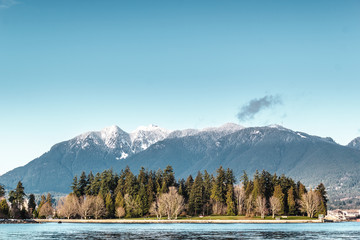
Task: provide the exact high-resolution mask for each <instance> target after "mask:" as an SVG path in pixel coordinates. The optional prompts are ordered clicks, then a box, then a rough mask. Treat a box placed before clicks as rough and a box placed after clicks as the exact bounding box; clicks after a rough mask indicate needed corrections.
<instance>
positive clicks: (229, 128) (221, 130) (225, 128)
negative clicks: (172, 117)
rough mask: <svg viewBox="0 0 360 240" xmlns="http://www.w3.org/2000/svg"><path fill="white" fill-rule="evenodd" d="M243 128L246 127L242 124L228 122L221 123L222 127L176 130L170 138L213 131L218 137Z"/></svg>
mask: <svg viewBox="0 0 360 240" xmlns="http://www.w3.org/2000/svg"><path fill="white" fill-rule="evenodd" d="M241 129H244V127H243V126H240V125H238V124H235V123H226V124H224V125H221V126H220V127H210V128H203V129H200V130H198V129H185V130H176V131H173V132H172V133H170V134H169V138H180V137H188V136H194V135H198V134H204V133H205V134H206V133H212V134H215V135H217V136H218V137H223V136H226V135H228V134H231V133H234V132H236V131H239V130H241Z"/></svg>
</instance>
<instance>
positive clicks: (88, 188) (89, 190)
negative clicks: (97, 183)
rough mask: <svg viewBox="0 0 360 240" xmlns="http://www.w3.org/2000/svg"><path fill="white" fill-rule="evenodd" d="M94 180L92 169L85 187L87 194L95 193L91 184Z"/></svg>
mask: <svg viewBox="0 0 360 240" xmlns="http://www.w3.org/2000/svg"><path fill="white" fill-rule="evenodd" d="M93 181H94V175H93V173H92V171H90V173H89V175H88V176H87V185H86V187H85V195H94V193H93V192H92V188H91V184H92V182H93Z"/></svg>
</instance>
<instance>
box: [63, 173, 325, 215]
mask: <svg viewBox="0 0 360 240" xmlns="http://www.w3.org/2000/svg"><path fill="white" fill-rule="evenodd" d="M235 183H236V178H235V176H234V174H233V171H232V170H231V169H226V170H225V169H223V168H222V167H220V168H219V169H217V171H216V175H215V176H214V175H212V174H209V173H208V172H207V171H206V170H205V171H204V172H203V173H202V172H198V174H197V176H196V177H195V179H194V178H193V177H192V176H191V175H190V176H189V177H188V178H186V180H185V179H180V180H178V181H176V180H175V177H174V172H173V169H172V167H171V166H168V167H166V168H165V169H164V170H161V169H159V170H158V171H156V172H154V171H147V170H145V169H144V168H141V169H140V171H139V173H138V175H134V174H133V173H132V172H131V171H130V169H129V168H126V169H125V170H123V171H121V172H120V174H116V173H113V171H112V170H105V171H104V172H102V173H97V174H96V175H95V176H94V175H93V174H92V173H91V172H90V173H89V174H88V175H86V174H85V172H83V173H82V174H81V176H80V177H79V178H78V177H77V176H76V177H75V178H74V181H73V184H72V190H73V192H72V193H71V194H70V195H68V196H67V197H66V199H64V200H62V202H66V201H67V202H69V204H70V202H74V201H75V200H76V199H77V200H76V205H77V207H74V209H84V210H83V211H84V213H79V212H73V214H72V215H67V216H65V217H76V216H78V217H83V218H87V217H94V218H99V217H102V218H113V217H124V216H125V217H140V216H148V215H153V216H157V217H158V218H161V217H162V216H167V217H168V218H169V219H170V218H177V216H178V215H180V214H181V215H191V216H196V215H210V214H214V215H246V216H255V215H259V216H261V217H265V215H267V214H271V215H272V216H273V217H275V215H305V214H307V215H308V216H309V217H315V216H317V214H326V209H327V207H326V204H327V201H328V200H327V197H326V191H325V186H324V185H323V184H322V183H321V184H319V186H318V187H317V188H316V189H314V190H309V191H307V190H306V188H305V186H304V185H303V184H302V183H301V182H295V181H294V180H293V179H291V178H289V177H286V176H284V175H281V176H277V175H276V174H270V173H269V172H267V171H265V170H263V171H262V172H261V173H259V172H258V171H256V173H255V174H254V176H253V179H250V178H249V177H248V175H247V174H246V172H244V173H243V175H242V176H241V177H240V184H238V185H235ZM69 199H72V200H69ZM74 199H75V200H74ZM95 202H97V204H95ZM66 205H67V204H65V206H66ZM61 206H63V205H61ZM91 206H93V207H91ZM94 206H97V207H94ZM69 208H70V207H66V209H69ZM85 209H88V210H85ZM92 209H98V210H96V211H97V212H98V213H100V214H95V215H94V214H92V211H93V210H92ZM74 211H75V210H74ZM60 212H61V211H60ZM85 212H86V213H87V214H85ZM62 216H64V215H62Z"/></svg>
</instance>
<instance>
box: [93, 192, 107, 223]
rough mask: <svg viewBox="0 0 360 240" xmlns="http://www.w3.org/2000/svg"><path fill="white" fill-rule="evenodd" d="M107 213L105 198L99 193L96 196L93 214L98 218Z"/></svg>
mask: <svg viewBox="0 0 360 240" xmlns="http://www.w3.org/2000/svg"><path fill="white" fill-rule="evenodd" d="M105 213H106V209H105V204H104V199H103V198H102V197H101V196H99V195H98V196H96V198H95V204H94V211H93V215H94V217H95V219H98V218H100V217H102V216H104V215H105Z"/></svg>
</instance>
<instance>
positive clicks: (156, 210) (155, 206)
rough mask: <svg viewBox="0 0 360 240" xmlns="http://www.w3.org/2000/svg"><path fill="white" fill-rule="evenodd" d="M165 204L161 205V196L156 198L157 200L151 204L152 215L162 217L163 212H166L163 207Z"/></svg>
mask: <svg viewBox="0 0 360 240" xmlns="http://www.w3.org/2000/svg"><path fill="white" fill-rule="evenodd" d="M162 207H163V206H161V204H160V201H159V198H157V199H156V201H154V202H153V203H152V204H151V206H150V210H149V212H150V213H151V214H152V215H156V218H157V219H161V217H162V215H163V213H164V209H162Z"/></svg>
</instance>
